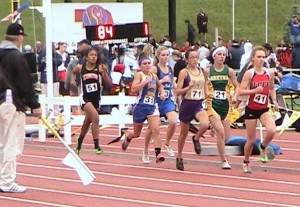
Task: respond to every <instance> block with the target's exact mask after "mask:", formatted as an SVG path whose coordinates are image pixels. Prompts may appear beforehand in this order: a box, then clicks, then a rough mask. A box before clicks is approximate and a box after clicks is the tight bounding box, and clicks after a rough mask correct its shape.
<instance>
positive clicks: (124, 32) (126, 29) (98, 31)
mask: <svg viewBox="0 0 300 207" xmlns="http://www.w3.org/2000/svg"><path fill="white" fill-rule="evenodd" d="M85 30H86V38H87V39H89V40H91V41H99V40H100V41H104V40H114V39H127V41H128V42H134V39H135V38H142V37H149V35H150V27H149V23H148V22H141V23H131V24H120V25H112V24H100V25H96V26H86V27H85Z"/></svg>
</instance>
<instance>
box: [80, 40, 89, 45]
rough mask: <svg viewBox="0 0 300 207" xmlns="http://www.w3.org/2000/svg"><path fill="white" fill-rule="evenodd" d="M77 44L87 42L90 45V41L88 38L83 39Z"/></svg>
mask: <svg viewBox="0 0 300 207" xmlns="http://www.w3.org/2000/svg"><path fill="white" fill-rule="evenodd" d="M77 44H79V45H81V44H88V45H91V41H89V40H88V39H83V40H81V41H80V42H78V43H77Z"/></svg>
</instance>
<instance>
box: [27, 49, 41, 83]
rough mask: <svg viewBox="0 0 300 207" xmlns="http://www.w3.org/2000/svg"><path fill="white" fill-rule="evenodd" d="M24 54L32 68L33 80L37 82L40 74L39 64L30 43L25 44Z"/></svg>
mask: <svg viewBox="0 0 300 207" xmlns="http://www.w3.org/2000/svg"><path fill="white" fill-rule="evenodd" d="M24 52H25V54H24V56H25V59H26V61H27V63H28V66H29V68H30V72H31V76H32V78H33V82H34V83H36V82H37V81H38V75H37V64H36V55H35V53H34V52H33V51H32V48H31V46H30V45H25V46H24Z"/></svg>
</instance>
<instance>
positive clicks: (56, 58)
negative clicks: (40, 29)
mask: <svg viewBox="0 0 300 207" xmlns="http://www.w3.org/2000/svg"><path fill="white" fill-rule="evenodd" d="M39 58H41V59H42V61H41V65H40V67H39V68H38V70H39V71H40V72H41V76H40V78H41V80H40V82H41V90H42V93H43V94H45V95H46V96H47V95H48V91H47V84H48V80H47V68H46V54H45V53H44V54H42V55H41V56H39ZM62 61H63V59H62V56H61V55H59V54H58V53H56V52H55V46H54V44H52V66H51V67H52V73H53V74H52V78H53V80H52V81H53V97H58V96H59V81H58V71H57V67H58V66H59V65H61V64H62ZM54 110H55V113H56V114H58V113H59V106H58V105H56V106H55V107H54Z"/></svg>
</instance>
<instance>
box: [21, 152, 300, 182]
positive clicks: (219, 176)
mask: <svg viewBox="0 0 300 207" xmlns="http://www.w3.org/2000/svg"><path fill="white" fill-rule="evenodd" d="M22 157H32V158H40V159H43V160H45V159H50V160H58V161H59V162H61V160H62V158H54V157H46V156H41V155H29V154H26V155H22ZM84 162H85V163H86V164H93V165H103V166H114V167H126V168H133V169H146V170H149V169H150V170H155V171H161V172H175V173H179V174H189V175H202V176H210V177H218V178H231V179H238V180H249V181H259V182H267V183H277V184H287V185H292V186H293V185H296V186H300V183H297V182H290V181H283V180H280V181H279V180H271V179H268V180H266V179H264V178H263V179H262V178H251V177H244V176H243V177H240V176H234V175H224V174H212V173H204V172H193V171H178V170H175V169H174V170H173V169H166V168H155V167H150V166H147V167H145V166H141V165H129V164H116V163H102V162H94V161H88V160H85V161H84ZM18 164H21V165H23V163H18ZM221 172H222V171H221Z"/></svg>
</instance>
